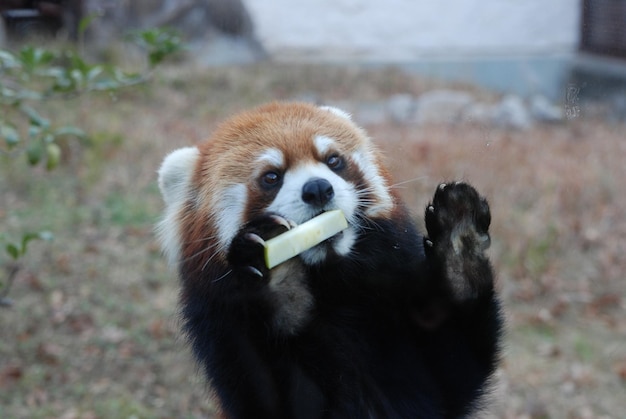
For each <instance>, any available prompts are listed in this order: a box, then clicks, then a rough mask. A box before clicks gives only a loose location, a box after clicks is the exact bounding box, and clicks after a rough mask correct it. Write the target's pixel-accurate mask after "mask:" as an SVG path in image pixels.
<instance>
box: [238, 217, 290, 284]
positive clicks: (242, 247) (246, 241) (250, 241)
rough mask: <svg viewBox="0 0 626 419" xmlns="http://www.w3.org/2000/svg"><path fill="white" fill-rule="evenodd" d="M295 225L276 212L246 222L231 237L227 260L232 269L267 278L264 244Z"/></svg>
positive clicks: (243, 273)
mask: <svg viewBox="0 0 626 419" xmlns="http://www.w3.org/2000/svg"><path fill="white" fill-rule="evenodd" d="M294 226H295V223H294V222H292V221H289V220H287V219H285V218H283V217H281V216H280V215H277V214H266V215H262V216H260V217H257V218H255V219H253V220H252V221H250V222H248V223H247V224H246V225H245V226H244V227H243V228H242V229H241V230H239V233H237V235H236V236H235V237H234V238H233V241H232V242H231V244H230V248H229V249H228V262H229V263H230V265H231V266H232V268H233V270H235V271H236V272H237V273H239V274H241V275H243V276H251V277H257V278H261V279H265V280H269V269H268V268H267V267H266V266H265V259H264V244H265V240H269V239H271V238H272V237H275V236H277V235H279V234H281V233H283V232H285V231H287V230H289V229H291V228H292V227H294Z"/></svg>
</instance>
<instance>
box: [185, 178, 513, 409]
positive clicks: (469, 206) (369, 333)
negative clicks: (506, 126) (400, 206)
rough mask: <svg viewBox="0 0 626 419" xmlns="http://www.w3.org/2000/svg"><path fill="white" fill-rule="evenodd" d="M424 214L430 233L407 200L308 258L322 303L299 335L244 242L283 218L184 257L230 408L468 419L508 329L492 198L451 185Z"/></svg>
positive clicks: (206, 345)
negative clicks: (209, 259) (491, 254)
mask: <svg viewBox="0 0 626 419" xmlns="http://www.w3.org/2000/svg"><path fill="white" fill-rule="evenodd" d="M425 221H426V227H427V231H428V237H427V238H424V237H422V236H421V235H420V234H419V233H418V231H417V229H416V227H415V225H414V223H413V222H412V220H410V217H409V216H408V214H407V213H406V212H405V211H403V210H397V211H396V212H395V215H394V217H393V219H373V220H363V222H364V224H365V225H366V226H367V228H364V229H363V231H362V232H361V235H360V237H359V238H358V240H357V242H356V245H355V247H354V249H353V251H352V252H351V253H350V256H349V257H347V258H340V257H336V258H329V260H328V261H327V262H326V263H325V264H324V265H323V266H319V267H315V268H312V267H307V266H305V265H303V264H301V266H297V269H296V271H297V272H299V274H301V275H303V276H304V278H305V284H306V287H307V288H308V290H309V291H310V293H311V295H312V296H313V300H314V304H313V305H312V307H311V309H310V312H309V313H308V314H307V316H306V321H305V322H303V324H302V325H300V326H299V327H297V329H296V330H295V332H293V333H285V332H284V331H282V330H280V329H279V328H277V327H275V325H274V324H273V323H272V321H271V320H270V319H271V318H272V312H273V310H275V309H276V307H275V305H274V304H273V303H272V301H271V296H270V294H269V293H268V289H267V284H268V278H269V275H270V273H269V271H268V270H267V268H265V266H264V264H263V257H262V247H261V246H260V245H259V244H258V243H255V242H253V241H251V240H248V239H247V237H248V236H247V234H248V233H250V232H252V233H254V234H258V235H259V236H261V237H263V238H264V239H267V238H270V237H273V236H275V235H277V234H279V233H281V232H282V231H283V230H284V227H283V226H281V225H280V224H278V223H277V222H276V220H275V219H274V218H272V217H270V216H269V215H263V216H261V217H259V218H257V219H255V220H252V221H251V222H250V223H249V224H248V225H246V226H244V227H243V229H242V230H241V232H240V233H239V234H238V235H237V237H236V238H235V239H234V240H233V243H232V245H231V248H230V249H229V256H228V260H229V262H228V264H219V263H218V264H215V263H213V264H209V265H208V266H206V267H205V268H204V269H201V267H199V266H197V264H194V263H193V261H189V262H185V261H183V262H181V265H180V271H181V272H180V274H181V277H182V279H183V293H182V308H183V316H184V322H185V330H186V332H187V334H188V335H189V338H190V341H191V343H192V346H193V349H194V352H195V355H196V357H197V359H198V360H199V361H200V362H201V364H202V365H203V367H204V368H205V369H206V373H207V376H208V377H209V379H210V381H211V384H212V386H213V388H214V390H215V392H216V395H217V397H218V399H219V402H220V403H221V408H222V409H223V411H224V413H225V415H226V416H227V417H228V418H232V419H238V418H256V419H262V418H268V419H283V418H284V419H287V418H289V419H322V418H329V419H330V418H333V419H339V418H341V419H345V418H381V419H382V418H384V419H392V418H459V417H465V416H466V415H468V414H469V413H470V412H472V411H473V410H475V409H476V408H477V407H479V403H480V397H481V395H483V393H484V392H485V390H486V388H487V384H488V380H489V377H490V376H491V374H492V373H493V371H494V369H495V367H496V364H497V359H498V342H499V337H500V330H501V316H500V309H499V303H498V299H497V296H496V294H495V292H494V283H493V274H492V269H491V266H490V263H489V261H488V259H487V257H486V256H485V254H484V250H485V249H486V247H487V246H488V238H489V236H488V231H487V230H488V227H489V223H490V215H489V207H488V205H487V203H486V201H485V200H484V199H483V198H481V197H480V196H479V195H478V194H477V192H476V191H475V190H474V189H473V188H472V187H471V186H469V185H467V184H464V183H457V184H449V185H447V186H446V185H444V186H440V187H439V188H438V189H437V191H436V193H435V196H434V199H433V202H432V205H429V207H428V208H427V209H426V218H425ZM295 263H297V262H295ZM249 266H254V267H255V268H257V269H258V270H259V271H260V272H261V273H262V274H263V278H261V277H259V276H258V275H256V274H254V273H253V272H251V271H250V270H249V269H247V268H248V267H249ZM192 278H193V280H191V279H192Z"/></svg>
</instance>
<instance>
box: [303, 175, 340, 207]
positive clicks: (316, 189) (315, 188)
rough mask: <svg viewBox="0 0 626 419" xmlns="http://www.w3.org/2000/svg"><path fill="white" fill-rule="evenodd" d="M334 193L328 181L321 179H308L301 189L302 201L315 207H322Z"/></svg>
mask: <svg viewBox="0 0 626 419" xmlns="http://www.w3.org/2000/svg"><path fill="white" fill-rule="evenodd" d="M333 196H335V191H334V190H333V185H331V184H330V182H329V181H327V180H326V179H322V178H313V179H310V180H309V181H308V182H307V183H305V184H304V186H303V187H302V200H303V201H304V202H306V203H307V204H310V205H315V206H316V207H323V206H324V205H326V204H327V203H328V201H330V200H331V199H333Z"/></svg>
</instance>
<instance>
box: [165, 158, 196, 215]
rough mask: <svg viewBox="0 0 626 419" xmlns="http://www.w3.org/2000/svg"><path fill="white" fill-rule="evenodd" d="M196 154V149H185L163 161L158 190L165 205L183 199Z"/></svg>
mask: <svg viewBox="0 0 626 419" xmlns="http://www.w3.org/2000/svg"><path fill="white" fill-rule="evenodd" d="M198 154H199V152H198V149H197V148H196V147H185V148H179V149H178V150H176V151H173V152H172V153H170V154H168V155H167V156H166V157H165V159H163V163H162V164H161V167H160V168H159V188H160V189H161V194H162V195H163V200H164V201H165V204H166V205H168V206H169V205H172V204H174V203H176V202H180V201H181V200H182V199H184V197H185V194H186V192H187V186H188V185H189V181H190V179H191V174H192V173H193V168H194V166H195V163H196V160H197V158H198Z"/></svg>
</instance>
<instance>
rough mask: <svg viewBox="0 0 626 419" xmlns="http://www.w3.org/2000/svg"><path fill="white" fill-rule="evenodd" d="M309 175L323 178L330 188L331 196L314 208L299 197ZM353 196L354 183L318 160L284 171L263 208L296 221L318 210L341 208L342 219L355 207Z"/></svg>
mask: <svg viewBox="0 0 626 419" xmlns="http://www.w3.org/2000/svg"><path fill="white" fill-rule="evenodd" d="M313 178H322V179H326V180H327V181H328V182H330V184H331V185H332V187H333V191H334V193H335V194H334V197H333V199H332V200H331V201H330V202H329V203H328V204H327V205H326V206H325V207H324V208H322V209H320V208H314V207H312V206H311V205H309V204H307V203H306V202H304V201H303V200H302V187H303V186H304V184H305V183H306V182H308V181H309V180H311V179H313ZM356 204H357V195H356V191H355V189H354V186H353V185H352V184H350V183H348V182H346V181H345V180H344V179H343V178H342V177H341V176H339V175H337V174H336V173H334V172H333V171H332V170H330V169H329V168H328V167H327V166H326V165H325V164H322V163H307V164H302V165H300V166H297V167H296V168H294V169H292V170H289V171H287V172H286V173H285V177H284V179H283V184H282V186H281V188H280V191H278V194H277V195H276V198H274V201H273V202H272V203H271V204H270V206H269V207H268V208H267V210H268V211H271V212H276V213H277V214H279V215H282V216H283V217H285V218H287V219H290V220H293V221H295V222H296V223H298V224H301V223H303V222H305V221H308V220H310V219H311V218H313V217H314V216H316V215H318V213H319V212H320V210H324V211H328V210H331V209H341V210H342V211H343V213H344V215H345V216H346V218H349V217H351V216H352V215H353V214H354V211H355V210H356Z"/></svg>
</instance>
